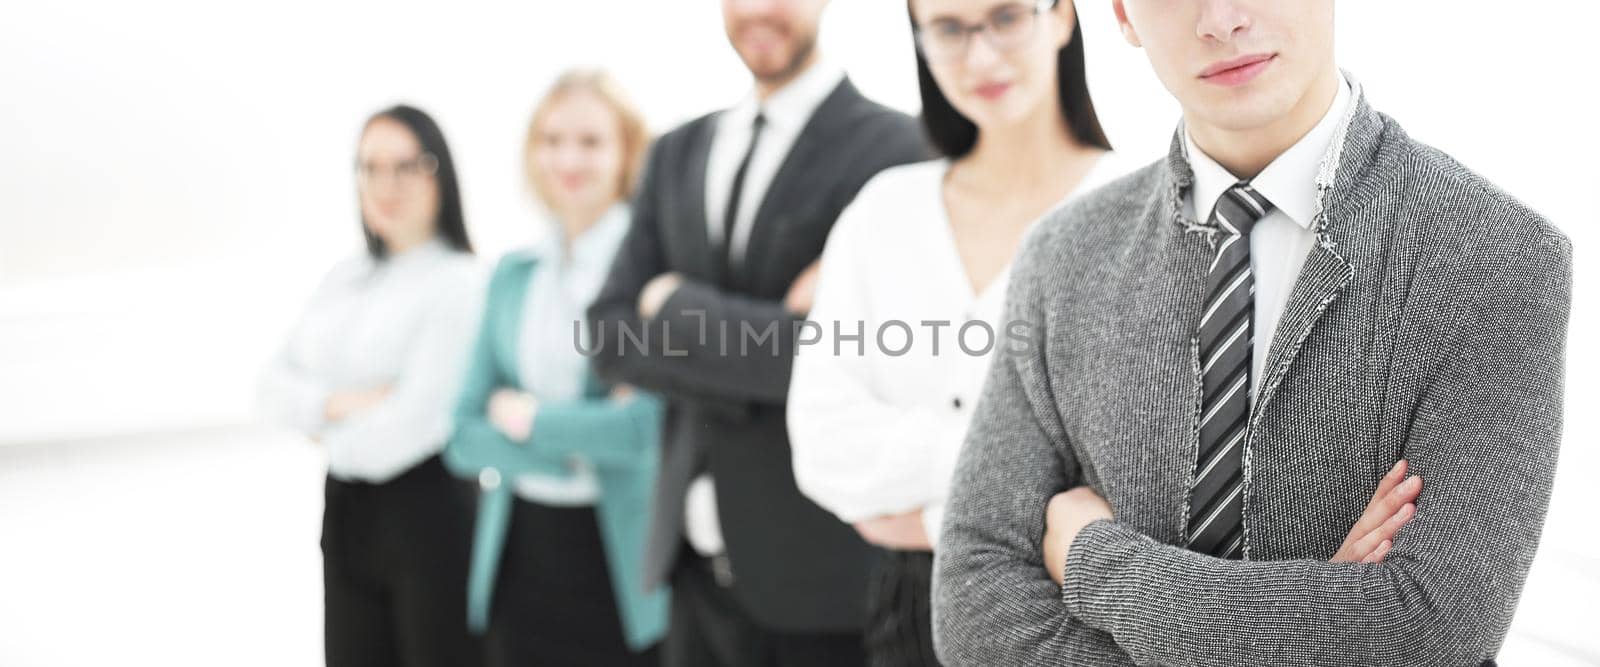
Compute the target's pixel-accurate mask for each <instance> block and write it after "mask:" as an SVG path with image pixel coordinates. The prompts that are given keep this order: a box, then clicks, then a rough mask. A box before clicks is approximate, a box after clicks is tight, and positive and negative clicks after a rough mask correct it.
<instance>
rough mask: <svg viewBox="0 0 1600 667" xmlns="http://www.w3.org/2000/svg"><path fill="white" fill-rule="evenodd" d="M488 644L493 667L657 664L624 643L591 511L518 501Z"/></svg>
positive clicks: (647, 653)
mask: <svg viewBox="0 0 1600 667" xmlns="http://www.w3.org/2000/svg"><path fill="white" fill-rule="evenodd" d="M484 639H485V643H486V647H485V648H486V651H487V654H488V662H489V664H490V665H505V666H507V667H509V666H511V665H517V666H522V665H594V666H596V667H603V666H606V665H619V666H628V667H632V666H641V667H642V666H644V665H655V664H657V658H656V652H655V649H654V648H651V649H649V650H646V651H644V652H641V653H635V652H633V651H632V650H630V649H629V648H628V646H627V644H626V643H625V640H624V639H623V633H622V618H621V616H620V615H619V614H618V612H617V604H616V596H615V594H614V593H613V590H612V587H611V574H610V570H609V566H608V564H607V560H606V552H605V545H604V544H603V543H602V542H601V538H600V526H599V524H598V523H597V516H596V514H595V510H594V508H592V507H552V506H548V505H540V504H538V503H533V502H528V501H526V500H523V499H521V498H518V499H517V500H516V501H515V503H514V504H513V506H512V512H511V527H510V530H509V532H508V534H507V535H506V544H505V551H504V552H503V553H502V555H501V557H500V569H499V573H498V575H497V579H496V581H495V589H494V601H493V603H492V604H491V609H490V613H489V631H488V634H487V635H486V636H485V638H484Z"/></svg>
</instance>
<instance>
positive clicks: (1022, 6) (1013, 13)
mask: <svg viewBox="0 0 1600 667" xmlns="http://www.w3.org/2000/svg"><path fill="white" fill-rule="evenodd" d="M1056 2H1057V0H1037V1H1036V2H1032V3H1022V2H1010V3H1006V4H1003V5H1000V6H999V7H996V8H994V10H993V11H991V12H989V16H987V17H986V18H984V20H983V21H982V22H979V23H977V24H967V23H965V22H963V21H959V20H957V19H952V18H939V19H934V20H932V21H929V22H927V23H924V24H921V25H918V26H917V27H916V30H915V31H914V32H915V37H916V41H917V48H919V49H921V50H922V55H923V56H925V57H927V59H928V60H938V61H953V60H960V59H962V58H965V57H966V55H967V48H968V47H969V46H970V45H971V43H972V35H973V33H983V38H984V41H986V42H988V43H989V47H990V48H993V49H994V50H996V51H1012V50H1015V49H1017V48H1019V47H1021V46H1023V45H1025V44H1027V43H1028V41H1029V40H1030V39H1032V38H1033V32H1034V28H1035V27H1036V26H1037V25H1038V24H1039V15H1040V14H1041V13H1044V12H1045V11H1048V10H1049V9H1050V8H1052V7H1054V6H1055V5H1056Z"/></svg>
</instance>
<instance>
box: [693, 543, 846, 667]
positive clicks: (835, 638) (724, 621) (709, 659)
mask: <svg viewBox="0 0 1600 667" xmlns="http://www.w3.org/2000/svg"><path fill="white" fill-rule="evenodd" d="M735 576H737V575H735ZM661 653H662V661H661V664H662V665H664V666H665V667H812V666H817V667H850V666H852V665H865V664H866V659H865V655H864V653H863V651H862V645H861V635H860V634H858V633H853V632H851V633H792V632H779V631H774V630H769V629H766V628H763V627H761V626H760V625H757V624H756V622H755V619H753V618H751V617H750V615H749V614H748V613H746V612H745V611H744V609H743V608H742V607H740V605H739V602H738V601H737V600H735V599H734V598H733V593H732V591H730V590H728V589H727V588H726V587H724V586H723V585H721V584H719V583H717V578H716V576H715V575H714V574H713V572H712V566H711V562H710V561H708V560H706V559H705V558H702V557H701V556H700V555H699V554H697V553H695V552H694V551H693V550H692V549H690V548H689V547H688V545H684V550H683V553H682V554H681V555H680V556H679V557H678V565H677V570H676V571H675V572H674V573H673V577H672V619H671V624H670V626H669V628H668V630H667V639H666V641H665V642H663V645H662V650H661Z"/></svg>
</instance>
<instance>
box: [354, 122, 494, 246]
mask: <svg viewBox="0 0 1600 667" xmlns="http://www.w3.org/2000/svg"><path fill="white" fill-rule="evenodd" d="M380 118H388V119H390V120H394V121H396V122H398V123H400V124H401V125H404V126H406V129H408V130H411V135H412V136H414V137H416V138H417V143H419V144H421V145H422V151H423V152H424V153H432V154H433V157H434V158H435V159H436V160H438V162H439V167H438V169H436V170H435V171H434V178H435V179H437V181H438V183H439V217H438V219H437V220H436V221H435V224H436V226H437V228H438V234H439V237H440V238H442V239H444V242H445V243H446V244H448V245H449V246H450V247H451V248H455V249H456V250H460V251H461V252H472V241H471V240H470V239H468V238H467V223H466V220H465V219H463V217H462V215H461V186H460V184H458V183H457V182H456V164H455V161H454V160H451V159H450V146H449V145H447V144H445V141H444V132H443V131H442V130H440V129H439V124H438V123H435V122H433V118H432V117H430V116H428V114H426V113H423V111H422V110H421V109H418V108H416V107H411V106H407V105H404V104H397V105H395V106H392V107H389V108H387V109H384V110H383V111H379V112H378V113H375V114H372V117H371V118H368V119H367V122H366V124H365V125H362V129H363V130H365V128H366V127H367V126H368V125H371V124H372V122H373V121H375V120H378V119H380ZM361 235H362V236H365V237H366V239H367V254H369V255H371V256H372V257H373V259H383V258H384V257H387V256H388V254H389V249H388V248H387V247H385V246H384V243H383V239H382V238H381V237H379V236H378V235H377V234H374V233H373V232H372V228H371V227H369V226H368V225H367V219H366V214H365V213H363V214H362V215H361Z"/></svg>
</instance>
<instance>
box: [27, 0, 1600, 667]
mask: <svg viewBox="0 0 1600 667" xmlns="http://www.w3.org/2000/svg"><path fill="white" fill-rule="evenodd" d="M14 4H16V6H8V7H7V9H6V11H5V12H4V13H5V15H6V18H5V19H4V20H3V21H0V664H3V665H77V664H91V663H102V662H108V661H114V662H118V663H130V662H131V663H138V664H142V663H147V662H148V663H156V662H159V663H161V664H314V663H315V662H316V661H317V660H319V659H320V627H321V626H320V618H321V617H320V614H321V608H320V574H319V568H318V561H317V551H316V534H317V520H318V514H319V512H320V502H321V501H320V489H319V485H320V482H319V476H320V471H321V465H322V463H321V458H320V454H319V453H318V452H317V451H316V450H315V449H313V448H312V447H311V446H310V445H307V444H304V443H302V442H300V441H298V440H297V439H296V438H294V437H293V436H290V435H288V434H285V433H282V432H279V431H273V430H269V429H263V428H260V427H257V426H254V425H253V424H252V421H251V417H250V411H249V406H250V391H251V388H252V382H253V378H254V374H255V372H256V369H257V368H258V367H259V366H260V364H261V362H262V360H263V359H264V357H265V356H266V354H267V353H268V351H269V350H270V349H271V347H272V346H273V345H274V344H276V342H277V340H278V339H279V337H280V336H281V335H282V334H283V331H284V329H285V327H286V326H287V324H288V323H289V321H290V319H291V318H292V317H293V316H294V314H295V313H296V311H297V309H298V308H299V305H300V303H301V301H302V300H303V298H304V297H305V296H306V294H307V292H308V291H309V289H310V288H311V286H312V285H313V284H314V282H315V280H316V279H317V278H318V277H319V276H320V275H321V273H322V272H323V271H324V270H326V268H327V267H328V266H329V265H330V264H331V263H332V262H333V261H335V260H336V259H337V258H338V257H340V256H342V255H344V254H347V253H350V252H354V251H356V250H357V249H358V248H359V235H358V233H357V222H356V218H355V198H354V191H353V189H354V186H353V184H352V182H351V165H352V160H353V158H352V152H353V149H354V144H355V139H356V133H357V131H358V130H359V127H360V124H361V122H362V121H363V120H364V119H365V118H366V116H367V115H368V114H370V113H371V112H372V111H375V110H377V109H379V108H381V107H383V106H386V105H388V104H391V103H394V102H397V101H406V102H410V103H414V104H416V105H418V106H421V107H422V108H424V109H426V110H428V111H429V112H430V113H432V114H434V116H435V117H436V118H437V119H438V120H439V121H440V123H441V124H442V125H443V127H444V129H445V132H446V135H447V137H448V138H449V140H450V142H451V148H452V150H453V151H454V153H455V156H456V159H457V165H458V170H459V173H460V177H461V180H462V186H463V191H464V193H465V198H466V213H467V220H468V224H469V226H470V228H471V232H472V235H473V238H474V241H475V242H476V243H477V244H478V246H479V248H480V250H481V251H482V255H483V256H484V257H486V258H491V257H493V256H495V255H497V254H498V253H499V252H501V251H503V250H505V249H507V248H509V247H512V246H515V245H519V244H522V243H525V242H527V241H528V240H530V239H531V236H532V234H534V229H535V226H534V224H533V215H534V209H533V206H532V205H531V203H530V202H529V200H528V196H527V194H526V192H525V190H524V188H523V186H522V182H523V181H522V174H521V171H520V164H521V155H520V151H521V145H522V133H523V131H524V129H525V124H526V121H527V115H528V113H529V111H530V110H531V108H532V105H533V104H534V102H535V101H536V100H537V98H538V96H539V95H540V94H541V92H542V91H543V89H544V87H545V86H546V85H547V84H548V82H549V81H550V80H551V79H552V78H553V76H554V75H555V74H556V73H557V72H558V71H559V70H561V69H563V68H566V67H569V66H573V65H595V64H598V65H603V66H605V67H607V68H609V69H611V70H612V71H613V72H614V73H616V74H617V76H618V77H619V78H620V79H621V80H622V82H623V84H624V85H625V86H626V87H627V88H628V89H629V90H630V91H631V92H632V93H633V95H634V97H635V98H636V100H637V102H638V103H639V104H640V106H641V107H642V108H643V109H644V110H645V112H646V115H647V116H648V118H649V120H650V122H651V125H652V127H653V128H654V129H655V130H657V131H662V130H665V129H669V128H670V127H672V126H673V125H675V124H677V123H679V122H682V121H684V120H687V119H688V118H691V117H693V116H695V115H698V114H700V113H703V112H705V111H708V110H711V109H714V108H718V107H721V106H726V105H728V104H731V103H732V102H733V101H734V100H736V99H737V98H738V97H739V96H740V95H741V94H743V93H744V91H745V90H746V88H747V86H748V78H747V76H746V74H745V73H744V70H743V69H742V67H741V66H740V65H739V63H738V61H737V59H736V57H735V56H734V55H733V53H732V51H731V49H730V48H729V47H728V46H727V44H726V41H725V39H724V37H723V35H722V28H721V21H720V12H719V9H718V6H717V3H716V2H714V1H713V0H675V1H673V2H660V1H655V2H650V1H646V0H625V1H617V0H613V1H609V2H556V1H551V0H541V1H537V2H523V3H489V2H481V1H471V2H457V3H452V4H451V6H449V7H448V8H446V7H444V6H442V5H438V4H424V3H415V2H388V3H378V2H347V3H341V4H339V5H336V6H330V5H329V3H325V2H324V3H311V2H305V1H303V0H291V1H288V2H277V3H270V4H266V5H260V4H258V5H248V6H244V5H236V4H233V3H215V2H175V1H170V0H168V1H158V2H144V3H126V2H110V1H109V0H99V1H75V2H73V1H69V2H55V3H28V4H25V5H23V4H20V3H14ZM1078 4H1079V10H1080V12H1081V15H1082V20H1083V23H1084V32H1085V39H1086V40H1087V47H1088V58H1089V72H1090V82H1091V86H1092V89H1093V94H1094V97H1095V101H1096V104H1097V106H1098V107H1099V110H1100V116H1101V119H1102V121H1103V123H1104V124H1105V126H1106V129H1107V132H1108V133H1109V134H1110V136H1111V139H1112V141H1113V143H1114V144H1115V145H1116V146H1117V148H1119V149H1120V150H1122V151H1124V152H1125V153H1129V154H1133V155H1136V156H1140V157H1145V158H1150V159H1154V158H1155V157H1156V156H1157V155H1159V154H1160V153H1161V152H1162V151H1163V150H1164V149H1165V147H1166V144H1167V141H1168V139H1169V137H1170V132H1171V129H1172V127H1173V123H1174V122H1175V120H1176V118H1177V108H1176V105H1175V103H1173V102H1172V101H1171V99H1170V98H1169V97H1168V96H1167V95H1166V93H1165V91H1164V90H1163V89H1162V88H1161V87H1160V85H1159V84H1158V83H1157V82H1156V80H1155V79H1154V77H1153V75H1152V74H1151V73H1150V71H1149V68H1148V66H1147V64H1146V62H1145V60H1144V58H1143V54H1142V53H1141V52H1139V51H1137V50H1135V49H1133V48H1131V47H1129V46H1127V45H1126V44H1125V43H1124V42H1122V40H1121V37H1120V35H1119V34H1117V32H1116V28H1115V25H1114V22H1113V20H1112V17H1111V12H1110V3H1109V0H1079V3H1078ZM1338 11H1339V15H1340V16H1339V28H1338V30H1339V32H1338V35H1339V40H1338V43H1339V61H1340V63H1341V65H1343V66H1344V67H1345V68H1347V69H1349V70H1350V71H1351V72H1352V73H1353V74H1354V75H1355V76H1356V77H1357V78H1358V79H1359V80H1360V81H1361V82H1362V83H1363V85H1364V86H1365V88H1366V91H1367V94H1368V96H1369V98H1370V100H1371V101H1372V103H1373V104H1374V105H1375V106H1376V107H1377V108H1379V109H1380V110H1382V111H1384V112H1386V113H1388V114H1390V115H1392V116H1394V117H1396V118H1397V119H1399V120H1400V121H1401V122H1402V123H1403V124H1404V126H1405V127H1406V129H1407V131H1409V132H1410V133H1411V134H1412V135H1413V136H1415V137H1417V138H1419V139H1421V140H1423V141H1426V142H1429V143H1432V144H1434V145H1436V146H1439V147H1440V148H1442V149H1444V150H1445V151H1447V152H1449V153H1451V154H1452V155H1454V156H1455V157H1457V158H1458V159H1460V160H1461V161H1462V162H1464V163H1466V164H1467V165H1469V166H1471V167H1473V168H1474V169H1476V170H1478V171H1479V172H1481V173H1483V174H1485V175H1486V176H1488V177H1489V178H1490V179H1491V180H1493V181H1494V182H1496V183H1497V184H1499V185H1500V186H1501V187H1503V188H1505V189H1506V190H1508V191H1509V192H1511V193H1513V194H1515V195H1516V196H1517V197H1519V198H1521V199H1522V200H1524V201H1526V202H1528V203H1529V204H1530V205H1532V206H1533V207H1534V208H1535V209H1537V210H1539V211H1541V212H1543V213H1544V214H1545V215H1547V216H1548V217H1549V218H1551V219H1552V220H1554V221H1555V222H1556V224H1557V225H1558V226H1560V227H1561V228H1562V229H1563V231H1565V232H1566V233H1567V234H1568V235H1569V236H1571V237H1572V239H1573V242H1574V245H1575V246H1576V248H1577V269H1576V286H1575V292H1576V294H1575V298H1574V304H1573V306H1574V308H1573V322H1572V327H1571V335H1570V344H1569V352H1568V365H1567V368H1568V390H1567V403H1568V407H1567V426H1566V444H1565V446H1564V448H1563V452H1562V463H1561V471H1560V475H1559V478H1558V484H1557V490H1556V498H1555V501H1554V505H1553V508H1552V511H1551V515H1550V520H1549V523H1548V526H1547V531H1546V535H1545V540H1544V544H1543V547H1542V550H1541V553H1540V558H1539V560H1538V561H1537V562H1536V565H1535V569H1534V574H1533V576H1532V578H1531V580H1530V583H1529V586H1528V588H1527V593H1526V595H1525V597H1524V602H1523V605H1522V608H1521V610H1520V612H1519V615H1518V618H1517V623H1516V626H1515V628H1514V631H1513V636H1512V639H1511V641H1510V642H1509V643H1508V647H1507V649H1506V653H1505V655H1504V656H1503V657H1505V658H1506V660H1505V661H1504V662H1505V663H1506V664H1517V662H1518V660H1517V659H1518V658H1521V660H1520V661H1521V662H1537V663H1541V664H1542V663H1549V662H1552V661H1554V662H1556V664H1560V662H1561V661H1567V662H1569V663H1577V662H1586V661H1594V662H1600V640H1597V638H1595V637H1594V636H1593V635H1592V625H1593V610H1592V608H1591V607H1589V606H1588V605H1589V601H1592V600H1593V599H1595V597H1596V594H1597V593H1600V538H1597V536H1596V535H1595V532H1594V530H1593V526H1594V520H1593V518H1592V517H1593V516H1594V514H1595V511H1596V510H1600V492H1597V491H1596V485H1595V484H1594V483H1593V481H1592V480H1594V479H1595V478H1596V477H1597V476H1600V454H1597V453H1596V450H1595V448H1594V447H1593V446H1591V444H1590V443H1592V442H1593V441H1594V439H1595V436H1596V435H1597V434H1600V421H1597V417H1596V416H1595V411H1594V405H1595V399H1596V397H1597V395H1600V394H1597V391H1600V386H1597V385H1596V380H1595V379H1594V371H1595V370H1597V366H1596V362H1595V354H1594V352H1593V351H1592V347H1591V346H1589V345H1587V343H1589V342H1591V341H1594V340H1596V339H1597V338H1600V329H1597V328H1596V327H1595V325H1594V323H1593V322H1592V320H1593V318H1592V316H1591V315H1592V313H1594V312H1595V308H1596V298H1595V293H1596V288H1597V287H1600V285H1597V284H1596V280H1595V278H1594V271H1593V267H1595V266H1596V264H1595V262H1594V261H1593V260H1591V259H1590V256H1591V254H1590V253H1591V250H1590V249H1591V248H1594V247H1596V245H1597V244H1600V232H1596V231H1595V223H1596V222H1597V220H1600V215H1597V214H1596V212H1595V211H1596V204H1595V197H1594V193H1595V191H1596V187H1597V185H1600V168H1597V167H1596V166H1595V165H1596V164H1600V160H1597V156H1600V141H1597V140H1596V138H1595V135H1594V131H1593V124H1594V122H1593V118H1594V109H1595V107H1594V105H1593V101H1594V100H1593V94H1594V90H1595V88H1596V81H1597V78H1596V74H1595V72H1594V70H1593V68H1594V64H1595V57H1594V53H1593V44H1594V37H1593V35H1592V34H1591V32H1592V31H1593V29H1594V26H1595V25H1596V23H1597V19H1600V11H1597V10H1596V9H1595V5H1594V4H1593V3H1589V2H1570V1H1558V0H1526V1H1523V2H1488V1H1465V0H1456V1H1449V0H1426V1H1420V0H1419V1H1416V2H1403V3H1400V2H1343V3H1340V4H1339V9H1338ZM822 48H823V51H824V52H825V53H826V54H827V55H828V57H830V58H832V59H833V60H835V61H836V62H839V63H840V64H842V65H843V66H844V67H845V68H846V69H847V70H848V71H849V72H850V75H851V76H852V78H853V79H854V80H855V81H856V83H857V84H858V86H859V87H860V88H861V89H862V90H863V91H865V92H866V93H867V94H868V95H870V96H872V97H874V98H876V99H878V100H880V101H883V102H885V103H887V104H890V105H892V106H895V107H899V108H901V109H904V110H906V111H908V112H914V111H915V110H916V107H917V97H916V85H915V77H914V72H913V69H912V58H911V53H912V51H911V44H910V36H909V32H908V30H907V23H906V17H905V13H904V6H903V4H902V3H901V2H899V1H898V0H835V2H834V3H833V6H832V7H830V8H829V10H828V13H827V15H826V17H825V21H824V26H823V37H822ZM1585 619H1587V620H1585Z"/></svg>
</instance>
